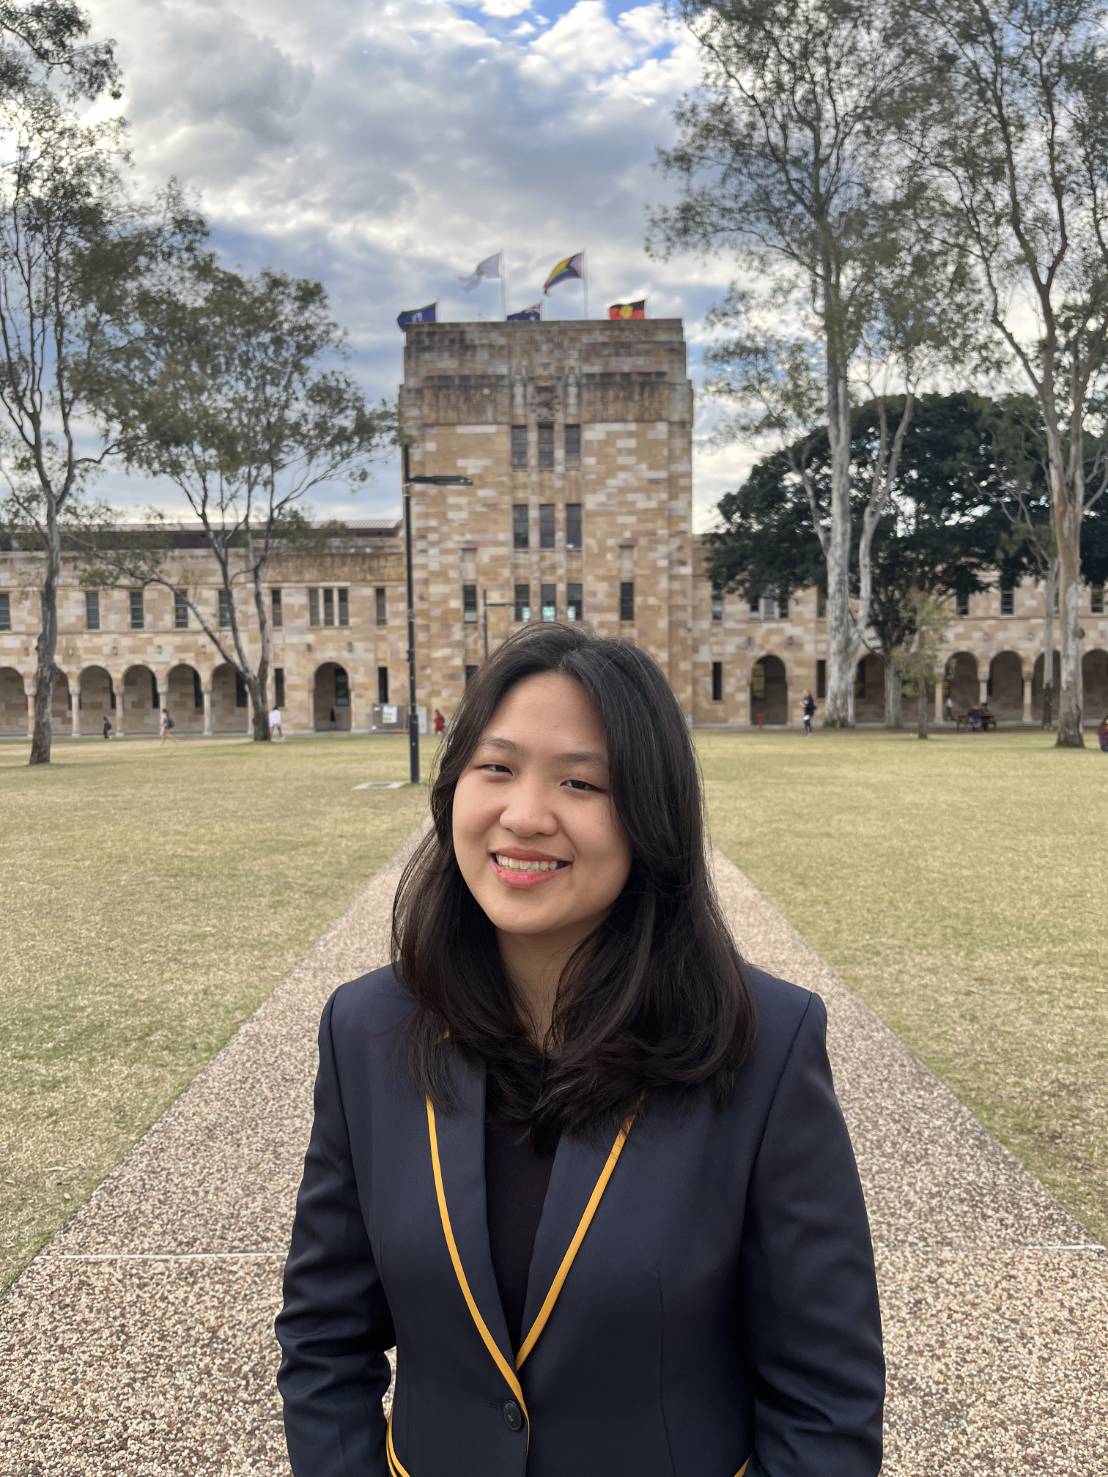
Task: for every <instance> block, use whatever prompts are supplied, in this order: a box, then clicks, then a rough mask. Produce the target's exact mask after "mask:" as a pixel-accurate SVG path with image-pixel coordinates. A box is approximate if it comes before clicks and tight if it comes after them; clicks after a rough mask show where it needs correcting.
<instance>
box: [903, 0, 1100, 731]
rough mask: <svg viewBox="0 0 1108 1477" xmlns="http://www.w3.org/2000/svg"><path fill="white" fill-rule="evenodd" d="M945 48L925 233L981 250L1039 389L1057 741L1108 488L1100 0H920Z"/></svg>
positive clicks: (938, 60) (981, 276) (930, 140)
mask: <svg viewBox="0 0 1108 1477" xmlns="http://www.w3.org/2000/svg"><path fill="white" fill-rule="evenodd" d="M906 11H907V12H910V13H911V14H912V15H913V16H914V17H915V20H916V22H917V26H918V41H917V45H918V46H919V47H923V46H924V45H925V46H926V54H927V55H928V56H929V57H931V58H932V59H933V62H934V67H933V80H932V92H931V101H930V103H929V104H928V105H927V106H923V107H921V109H920V111H919V114H918V120H917V123H918V126H917V127H916V128H915V130H914V136H915V156H916V158H917V160H918V161H919V162H920V163H921V164H922V165H925V166H926V167H927V168H928V170H929V171H930V176H931V180H932V182H933V184H934V189H933V190H932V192H931V195H930V206H929V209H928V210H927V211H926V212H925V213H921V216H920V229H921V231H923V232H925V233H926V234H927V235H928V238H929V239H931V240H933V241H935V242H936V244H938V245H939V246H942V247H947V248H949V249H951V250H957V251H958V252H959V253H960V254H963V255H964V254H966V253H968V255H969V258H970V260H971V262H972V266H973V269H974V271H975V274H976V280H977V283H978V286H979V291H980V294H981V297H982V299H983V301H984V304H985V308H986V313H987V318H988V322H989V325H990V327H991V331H992V335H993V337H994V339H995V340H996V341H997V342H998V343H999V344H1000V345H1002V346H1003V347H1004V349H1005V350H1006V351H1007V353H1008V354H1009V356H1010V360H1011V362H1012V363H1013V365H1014V366H1016V367H1017V373H1019V374H1020V375H1021V376H1022V378H1023V379H1024V381H1025V383H1026V385H1027V386H1028V388H1029V391H1030V393H1031V395H1033V397H1034V399H1035V401H1036V403H1037V409H1038V414H1039V417H1040V419H1041V424H1042V434H1043V438H1044V441H1045V451H1046V468H1047V480H1048V485H1049V490H1050V507H1051V521H1052V527H1053V542H1054V546H1055V549H1056V553H1057V559H1058V571H1059V580H1058V583H1059V607H1060V625H1061V640H1060V655H1061V693H1060V703H1059V705H1058V709H1057V714H1058V744H1059V745H1061V746H1063V747H1080V746H1082V745H1083V742H1084V741H1083V738H1082V734H1081V717H1082V705H1083V704H1082V687H1081V636H1080V621H1079V599H1080V571H1081V533H1082V523H1083V521H1084V518H1085V515H1086V513H1087V511H1088V509H1089V508H1090V507H1091V506H1092V505H1093V504H1095V503H1096V502H1097V501H1098V500H1099V499H1101V498H1102V497H1103V496H1104V490H1105V485H1106V482H1108V459H1106V458H1104V457H1096V456H1094V457H1092V458H1090V456H1089V455H1088V449H1089V446H1088V444H1089V442H1090V439H1091V438H1092V439H1094V440H1096V441H1097V442H1098V443H1100V444H1103V433H1104V429H1105V422H1104V396H1105V390H1106V383H1105V378H1106V359H1108V53H1106V51H1105V47H1104V34H1105V31H1104V28H1105V22H1106V21H1108V7H1106V6H1105V5H1104V4H1103V3H1102V0H909V4H908V6H907V7H906Z"/></svg>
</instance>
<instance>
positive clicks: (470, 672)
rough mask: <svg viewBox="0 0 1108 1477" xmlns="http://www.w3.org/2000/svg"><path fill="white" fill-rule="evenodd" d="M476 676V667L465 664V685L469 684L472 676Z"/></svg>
mask: <svg viewBox="0 0 1108 1477" xmlns="http://www.w3.org/2000/svg"><path fill="white" fill-rule="evenodd" d="M476 676H477V668H476V667H474V666H468V665H467V667H466V686H467V687H468V686H469V684H470V683H471V682H472V681H473V679H474V677H476Z"/></svg>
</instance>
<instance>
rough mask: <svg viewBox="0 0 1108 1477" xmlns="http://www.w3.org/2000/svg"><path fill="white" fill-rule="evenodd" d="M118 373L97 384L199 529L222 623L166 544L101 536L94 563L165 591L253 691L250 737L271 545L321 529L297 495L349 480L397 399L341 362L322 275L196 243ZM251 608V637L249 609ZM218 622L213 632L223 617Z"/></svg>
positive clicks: (384, 438)
mask: <svg viewBox="0 0 1108 1477" xmlns="http://www.w3.org/2000/svg"><path fill="white" fill-rule="evenodd" d="M146 319H147V326H146V331H145V333H144V334H143V336H142V338H141V339H137V340H136V341H135V342H134V343H133V344H132V345H131V346H130V349H129V352H128V355H127V370H128V373H127V376H126V377H125V378H116V379H113V380H112V381H111V382H110V384H109V385H108V386H107V387H106V388H107V390H108V391H109V394H108V396H107V398H106V400H105V408H106V411H107V414H108V416H109V418H110V419H112V420H113V421H118V422H119V424H120V426H121V433H120V439H121V444H122V447H123V454H124V457H125V460H126V463H127V465H128V466H129V467H131V468H133V469H135V470H138V471H141V472H143V473H146V474H148V475H152V476H160V477H165V478H168V480H169V481H170V482H171V483H173V485H174V486H175V487H176V489H177V491H178V492H179V494H180V495H181V497H182V499H183V502H184V506H185V508H186V509H187V511H188V513H189V514H191V516H192V517H194V518H195V519H197V520H198V522H199V524H200V526H201V528H202V529H203V532H204V536H205V538H206V540H207V543H208V546H209V547H210V549H211V551H212V554H213V556H214V558H215V562H216V565H217V568H218V570H219V578H220V588H221V591H222V596H221V600H222V604H223V609H224V612H225V614H224V617H223V618H224V620H225V621H226V625H225V626H224V627H223V628H222V630H221V628H220V626H219V625H218V624H217V623H216V622H213V620H212V617H211V612H210V611H207V610H205V609H204V607H203V605H202V604H201V602H200V599H199V595H198V592H197V591H193V590H188V589H181V588H180V587H179V585H178V584H177V583H175V582H174V580H173V579H172V577H171V572H169V571H168V570H167V569H166V565H165V560H166V556H167V553H168V549H167V547H166V546H164V545H163V546H162V547H161V548H160V549H154V550H151V549H150V548H147V549H146V550H138V551H136V549H135V548H134V547H133V546H131V547H129V548H128V547H123V548H120V549H118V550H117V551H116V553H115V554H114V555H112V553H111V551H110V548H109V547H106V544H110V539H108V538H106V537H105V536H104V535H101V538H100V539H99V541H98V543H99V547H98V549H97V550H96V554H95V558H96V561H97V563H98V565H99V567H100V568H101V569H103V568H105V567H109V568H110V567H111V566H112V564H113V561H114V568H115V572H116V574H117V576H120V577H125V578H127V579H133V580H138V581H139V582H140V583H143V584H159V585H163V586H165V587H166V588H167V589H171V590H173V591H174V593H175V594H176V595H178V596H179V597H180V598H182V599H183V600H184V601H185V603H186V604H187V605H188V606H189V608H190V609H191V611H192V613H193V615H194V617H195V618H196V620H197V623H198V624H199V625H200V627H201V629H202V630H203V631H204V633H205V634H206V636H207V637H208V639H209V640H210V641H211V642H212V644H213V646H214V647H215V649H216V650H217V651H218V652H219V655H220V656H221V658H222V659H223V661H225V662H226V663H227V664H228V665H229V666H231V667H232V668H233V669H234V670H235V671H236V672H237V673H238V674H239V676H240V677H241V679H242V681H243V683H244V684H245V686H246V689H247V692H248V693H249V695H250V704H251V712H252V727H253V733H254V737H255V739H258V740H261V741H265V740H268V738H269V736H270V735H269V725H268V714H269V687H268V684H269V673H270V670H271V668H272V645H273V643H272V626H271V620H270V614H269V611H268V608H267V604H266V589H265V576H266V571H267V568H268V566H269V565H270V562H271V561H272V559H273V558H274V557H275V555H277V554H278V553H281V552H286V553H287V552H290V551H291V550H292V549H294V548H297V547H302V546H303V545H304V544H305V542H307V541H311V540H315V541H317V542H318V541H319V540H320V538H325V535H326V530H324V531H323V532H322V533H321V532H320V531H318V530H316V531H313V529H312V527H311V524H310V521H309V519H308V517H307V514H306V512H305V508H304V499H305V498H306V496H307V495H308V494H309V493H310V492H311V491H312V490H313V489H315V488H320V487H322V486H324V485H325V484H345V485H347V486H357V485H358V484H360V483H363V482H364V481H365V480H366V479H367V478H368V477H369V475H370V467H371V464H372V462H373V461H374V460H375V459H376V458H377V457H378V456H379V455H380V454H381V452H382V451H383V449H384V448H385V447H386V446H388V445H390V444H392V442H393V441H394V439H395V414H394V411H393V410H392V408H391V407H389V406H388V405H385V404H380V405H373V404H371V403H370V402H369V401H368V400H367V398H366V396H365V394H364V392H363V390H362V389H361V387H360V386H359V385H358V383H357V382H356V381H355V379H354V378H353V376H352V375H351V374H350V373H349V372H348V371H347V370H346V368H345V367H343V359H344V356H345V355H346V352H347V351H346V346H345V336H344V334H343V332H342V330H341V329H340V327H339V325H338V324H337V323H336V321H335V320H334V318H333V317H332V316H331V312H330V308H329V306H328V301H327V293H326V290H325V289H324V287H323V286H322V284H321V283H319V282H314V281H311V280H309V279H306V278H296V277H290V276H287V275H286V274H284V273H282V272H275V271H263V272H261V273H260V274H259V275H258V276H257V277H243V276H240V275H239V274H238V273H236V272H232V271H229V270H228V269H226V268H224V267H222V266H220V265H219V264H218V262H217V261H216V260H215V259H214V257H212V256H204V257H200V258H197V259H196V261H195V262H194V263H193V264H192V265H191V267H190V268H189V269H188V271H187V273H186V274H184V278H183V280H182V281H181V282H179V283H177V284H175V285H174V287H173V290H171V291H167V292H165V293H163V294H162V295H161V296H160V297H159V298H157V300H154V299H153V298H152V299H151V300H149V301H148V304H147V314H146ZM251 606H252V607H253V625H254V627H255V628H256V630H257V639H256V642H255V638H254V637H253V635H252V633H251V630H250V625H251V622H250V620H249V612H250V608H251ZM224 631H225V632H226V634H223V632H224Z"/></svg>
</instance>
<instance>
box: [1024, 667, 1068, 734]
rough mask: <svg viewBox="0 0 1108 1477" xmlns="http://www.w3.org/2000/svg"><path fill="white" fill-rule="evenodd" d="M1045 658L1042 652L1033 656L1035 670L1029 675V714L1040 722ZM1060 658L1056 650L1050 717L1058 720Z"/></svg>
mask: <svg viewBox="0 0 1108 1477" xmlns="http://www.w3.org/2000/svg"><path fill="white" fill-rule="evenodd" d="M1045 665H1046V658H1045V657H1044V655H1043V654H1042V652H1040V653H1039V655H1038V656H1037V657H1036V658H1035V670H1034V672H1033V673H1032V676H1031V716H1032V718H1034V719H1035V720H1036V721H1039V722H1041V721H1042V716H1043V668H1044V666H1045ZM1061 672H1062V659H1061V657H1060V656H1059V655H1058V653H1057V652H1055V653H1054V710H1053V714H1052V717H1053V719H1054V721H1055V723H1057V721H1058V685H1059V682H1060V680H1061Z"/></svg>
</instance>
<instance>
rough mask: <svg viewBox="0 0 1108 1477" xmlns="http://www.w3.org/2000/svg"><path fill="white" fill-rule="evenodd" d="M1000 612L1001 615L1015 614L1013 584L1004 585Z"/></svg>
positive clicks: (1001, 591) (1001, 593)
mask: <svg viewBox="0 0 1108 1477" xmlns="http://www.w3.org/2000/svg"><path fill="white" fill-rule="evenodd" d="M1000 613H1001V615H1014V614H1015V591H1014V590H1013V589H1012V587H1011V585H1002V586H1001V590H1000Z"/></svg>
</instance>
